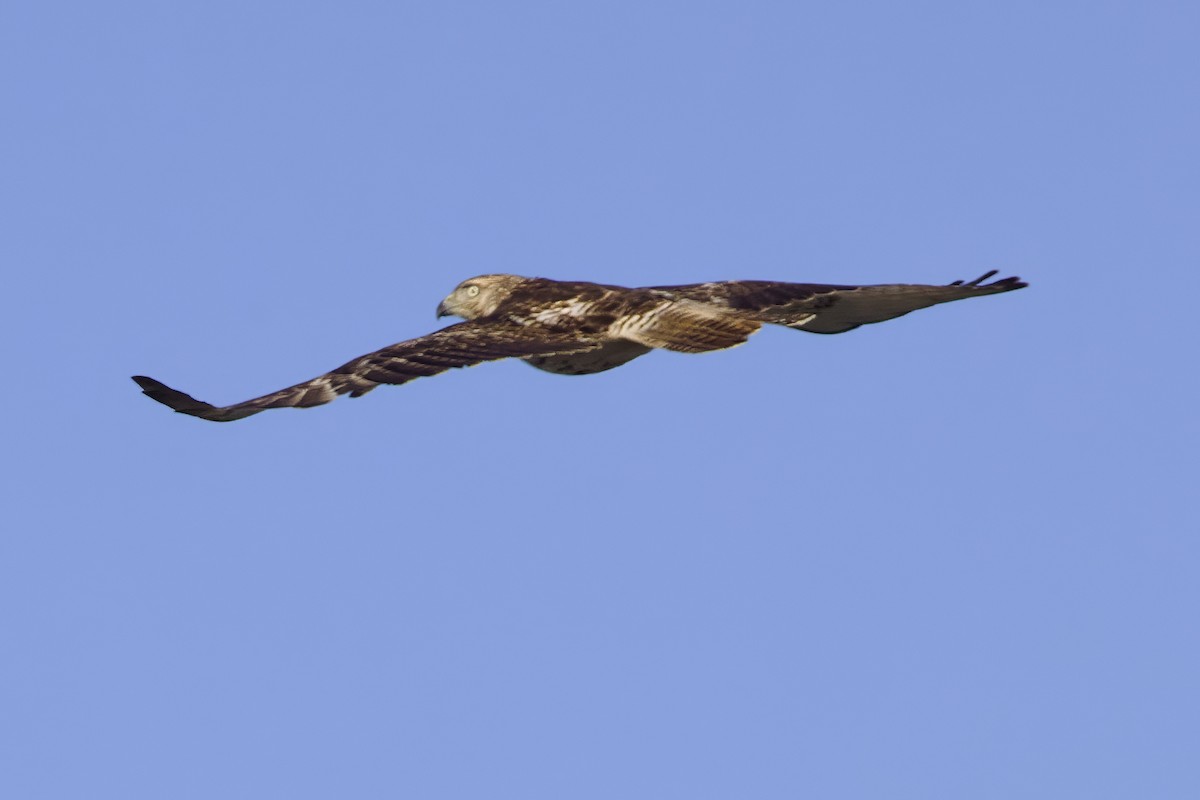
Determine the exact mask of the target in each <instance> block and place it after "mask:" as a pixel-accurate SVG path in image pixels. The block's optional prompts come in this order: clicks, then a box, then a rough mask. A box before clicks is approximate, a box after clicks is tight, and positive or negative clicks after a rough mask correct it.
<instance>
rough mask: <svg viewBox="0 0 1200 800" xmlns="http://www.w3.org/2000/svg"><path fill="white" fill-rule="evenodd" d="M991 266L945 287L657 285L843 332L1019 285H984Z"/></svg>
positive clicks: (815, 329)
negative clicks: (966, 279) (986, 270)
mask: <svg viewBox="0 0 1200 800" xmlns="http://www.w3.org/2000/svg"><path fill="white" fill-rule="evenodd" d="M995 274H996V271H995V270H992V271H991V272H988V273H986V274H984V275H981V276H979V277H978V278H976V279H975V280H973V281H967V282H964V281H955V282H954V283H951V284H948V285H946V286H926V285H922V284H907V283H894V284H881V285H877V286H834V285H826V284H819V283H779V282H775V281H722V282H719V283H697V284H691V285H688V286H659V287H655V288H656V289H659V290H662V291H666V292H670V293H671V294H672V295H674V296H676V297H682V298H686V299H689V300H694V301H697V302H700V303H708V304H711V305H716V306H720V307H722V308H730V309H735V310H737V311H741V312H743V313H746V314H748V315H749V316H751V317H753V318H755V319H758V320H761V321H762V322H771V323H775V324H777V325H786V326H788V327H789V328H795V329H796V330H802V331H809V332H811V333H842V332H844V331H848V330H852V329H854V328H857V327H858V326H859V325H867V324H869V323H872V322H883V321H884V320H889V319H895V318H896V317H900V316H903V315H904V314H907V313H909V312H910V311H916V310H918V309H921V308H928V307H929V306H934V305H937V304H938V303H949V302H952V301H954V300H964V299H966V298H968V297H981V296H983V295H987V294H999V293H1001V292H1011V291H1013V290H1014V289H1023V288H1025V286H1027V285H1028V284H1026V283H1025V282H1023V281H1022V280H1020V279H1019V278H1003V279H1001V280H998V281H994V282H992V283H984V281H986V280H987V279H988V278H991V277H992V276H993V275H995Z"/></svg>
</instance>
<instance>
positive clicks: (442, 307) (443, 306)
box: [437, 300, 450, 319]
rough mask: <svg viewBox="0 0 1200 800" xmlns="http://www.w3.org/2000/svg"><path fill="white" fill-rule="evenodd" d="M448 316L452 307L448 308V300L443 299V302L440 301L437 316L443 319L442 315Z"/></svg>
mask: <svg viewBox="0 0 1200 800" xmlns="http://www.w3.org/2000/svg"><path fill="white" fill-rule="evenodd" d="M448 316H450V309H448V308H446V301H445V300H443V301H442V302H440V303H438V310H437V318H438V319H441V318H442V317H448Z"/></svg>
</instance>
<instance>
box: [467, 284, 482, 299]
mask: <svg viewBox="0 0 1200 800" xmlns="http://www.w3.org/2000/svg"><path fill="white" fill-rule="evenodd" d="M478 296H479V287H478V286H468V287H467V297H478Z"/></svg>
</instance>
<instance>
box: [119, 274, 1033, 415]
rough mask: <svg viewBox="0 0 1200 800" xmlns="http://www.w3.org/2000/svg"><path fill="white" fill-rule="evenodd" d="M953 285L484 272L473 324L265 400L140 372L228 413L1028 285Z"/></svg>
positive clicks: (449, 310)
mask: <svg viewBox="0 0 1200 800" xmlns="http://www.w3.org/2000/svg"><path fill="white" fill-rule="evenodd" d="M993 275H995V272H989V273H987V274H986V275H983V276H981V277H980V278H977V279H975V280H973V281H970V282H966V283H964V282H963V281H955V282H954V283H951V284H948V285H945V286H930V285H922V284H883V285H876V286H836V285H827V284H811V283H782V282H776V281H722V282H716V283H697V284H688V285H684V286H651V287H643V288H633V289H630V288H625V287H622V286H606V285H602V284H597V283H583V282H569V281H554V280H550V279H548V278H523V277H521V276H518V275H481V276H479V277H476V278H471V279H470V280H467V281H463V282H462V283H461V284H459V286H458V287H457V288H456V289H455V290H454V291H453V292H452V293H451V294H450V296H449V297H447V298H446V299H445V300H443V301H442V303H441V305H440V306H438V316H439V317H441V316H446V315H454V316H459V317H462V318H463V319H464V320H466V321H465V322H460V323H458V324H455V325H450V326H449V327H446V328H443V329H441V330H439V331H435V332H433V333H431V334H428V335H426V336H421V337H418V338H416V339H409V340H407V341H404V342H399V343H398V344H394V345H391V346H389V347H385V348H383V349H382V350H378V351H376V352H374V353H369V354H368V355H365V356H362V357H360V358H356V359H354V360H353V361H350V362H348V363H346V364H343V365H342V366H340V367H338V368H337V369H335V370H333V371H331V372H328V373H326V374H324V375H321V376H318V377H316V378H313V379H312V380H309V381H305V382H304V383H299V384H296V385H295V386H290V387H288V388H287V389H282V390H280V391H278V392H274V393H272V394H269V395H264V396H263V397H257V398H254V399H253V400H247V401H245V402H243V403H235V404H234V405H230V406H213V405H210V404H209V403H205V402H203V401H200V400H196V399H195V398H193V397H191V396H189V395H186V394H184V393H183V392H180V391H177V390H175V389H172V388H170V387H169V386H166V385H164V384H162V383H159V382H158V381H156V380H154V379H153V378H146V377H143V376H136V377H134V380H135V381H136V382H137V383H138V385H139V386H141V387H142V390H143V392H145V394H147V395H149V396H150V397H151V398H153V399H155V400H157V401H159V402H160V403H164V404H165V405H168V406H170V407H171V408H173V409H175V410H176V411H178V412H180V413H183V414H189V415H191V416H195V417H200V418H202V419H208V420H213V421H216V422H228V421H231V420H235V419H242V418H243V417H248V416H250V415H251V414H257V413H258V412H260V411H264V410H266V409H268V408H284V407H295V408H306V407H309V406H315V405H321V404H323V403H327V402H329V401H330V400H333V399H334V398H335V397H337V396H338V395H342V394H349V395H350V396H351V397H359V396H361V395H363V394H366V393H367V392H369V391H371V390H372V389H374V388H375V387H376V386H379V385H381V384H401V383H407V382H408V381H410V380H413V379H415V378H420V377H425V376H429V375H436V374H438V373H440V372H445V371H446V370H448V369H451V368H454V367H465V366H472V365H474V364H479V363H482V362H484V361H496V360H499V359H502V358H520V359H522V360H524V361H526V362H528V363H529V364H531V365H532V366H534V367H537V368H538V369H541V370H545V371H547V372H555V373H559V374H566V375H585V374H591V373H595V372H603V371H604V370H608V369H612V368H613V367H617V366H620V365H621V364H624V363H626V362H628V361H630V360H632V359H634V358H637V357H638V356H641V355H644V354H646V353H648V352H650V351H651V350H654V349H664V350H674V351H676V352H682V353H703V352H708V351H712V350H724V349H725V348H728V347H733V346H735V345H739V344H741V343H743V342H745V341H746V339H747V338H748V337H749V336H750V335H751V334H753V333H754V332H755V331H757V330H758V329H759V328H760V327H761V326H762V325H764V324H768V323H769V324H775V325H783V326H785V327H789V328H794V329H796V330H803V331H810V332H813V333H842V332H844V331H848V330H851V329H853V328H857V327H858V326H860V325H866V324H870V323H874V322H882V321H884V320H888V319H893V318H895V317H899V316H902V315H904V314H907V313H909V312H910V311H916V310H917V309H921V308H927V307H929V306H932V305H936V304H938V303H946V302H950V301H953V300H962V299H965V298H968V297H978V296H982V295H987V294H998V293H1001V292H1008V291H1012V290H1014V289H1020V288H1023V287H1024V286H1025V285H1026V284H1025V283H1023V282H1021V281H1020V280H1018V279H1017V278H1004V279H1003V280H999V281H995V282H993V283H984V281H985V280H987V279H988V278H990V277H992V276H993Z"/></svg>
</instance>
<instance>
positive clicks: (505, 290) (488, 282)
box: [437, 275, 528, 319]
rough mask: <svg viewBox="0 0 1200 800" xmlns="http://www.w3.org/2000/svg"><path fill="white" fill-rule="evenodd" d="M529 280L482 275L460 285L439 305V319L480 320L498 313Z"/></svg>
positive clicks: (509, 276) (518, 277) (516, 276)
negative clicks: (452, 317) (517, 289)
mask: <svg viewBox="0 0 1200 800" xmlns="http://www.w3.org/2000/svg"><path fill="white" fill-rule="evenodd" d="M526 280H528V279H527V278H522V277H520V276H518V275H480V276H478V277H475V278H468V279H467V280H465V281H463V282H462V283H460V284H459V285H458V286H457V287H456V288H455V289H454V291H453V292H451V293H450V294H449V296H448V297H447V298H446V299H445V300H443V301H442V302H441V303H440V304H438V308H437V315H438V317H439V318H440V317H445V316H455V317H462V318H463V319H478V318H480V317H486V316H490V315H491V314H494V313H496V309H498V308H499V307H500V304H501V303H503V302H504V301H505V300H507V299H508V297H509V295H511V294H512V293H513V290H514V289H516V288H517V287H518V286H520V285H521V284H522V283H524V282H525V281H526Z"/></svg>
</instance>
